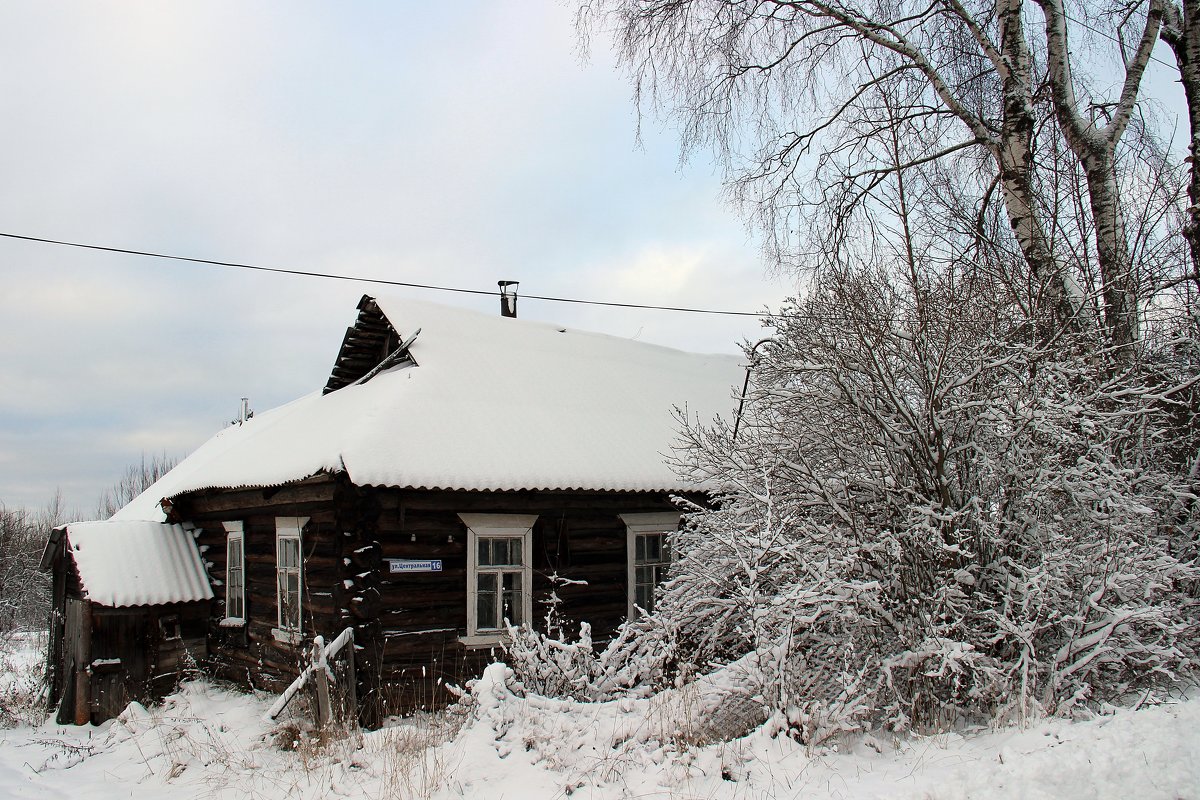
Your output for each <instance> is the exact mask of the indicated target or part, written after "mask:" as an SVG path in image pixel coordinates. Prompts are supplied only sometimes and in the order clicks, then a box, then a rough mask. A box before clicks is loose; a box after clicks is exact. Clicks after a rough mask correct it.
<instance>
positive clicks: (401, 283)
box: [0, 232, 796, 317]
mask: <svg viewBox="0 0 1200 800" xmlns="http://www.w3.org/2000/svg"><path fill="white" fill-rule="evenodd" d="M0 236H3V237H4V238H6V239H20V240H22V241H26V242H38V243H41V244H53V245H59V246H61V247H77V248H80V249H82V250H100V251H103V252H106V253H122V254H124V255H131V256H145V257H147V258H163V259H168V260H170V261H187V262H189V263H193V264H207V265H209V266H214V267H229V268H231V269H248V270H255V271H257V272H273V273H277V274H281V275H303V276H305V277H309V278H330V279H333V280H339V281H351V282H357V283H378V284H382V285H385V286H404V287H407V288H411V289H431V290H434V291H439V292H457V293H459V294H479V295H488V296H491V297H499V296H500V292H498V291H490V290H487V289H463V288H461V287H456V286H435V285H433V284H428V283H411V282H409V281H393V280H387V279H385V278H363V277H357V276H353V275H337V274H334V273H331V272H314V271H311V270H303V269H287V268H284V267H264V266H261V265H258V264H242V263H238V262H236V261H217V260H215V259H209V258H192V257H190V256H177V255H171V254H169V253H154V252H150V251H148V250H131V249H128V248H124V247H106V246H104V245H99V244H85V243H83V242H67V241H63V240H61V239H44V238H42V237H39V236H23V235H21V234H18V233H3V232H0ZM520 297H521V298H523V299H525V300H546V301H548V302H552V303H575V304H577V305H589V306H608V307H610V308H641V309H647V310H651V311H678V312H684V313H688V314H719V315H723V316H731V317H783V316H785V315H782V314H769V313H767V312H765V311H724V310H720V309H714V308H690V307H687V306H656V305H650V304H646V303H617V302H611V301H606V300H583V299H581V298H577V297H549V296H546V295H537V294H522V295H520ZM786 316H792V317H794V316H796V315H786Z"/></svg>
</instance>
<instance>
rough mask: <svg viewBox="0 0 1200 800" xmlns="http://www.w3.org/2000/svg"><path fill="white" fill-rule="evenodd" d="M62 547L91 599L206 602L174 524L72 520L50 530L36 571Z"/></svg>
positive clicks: (192, 552) (106, 602) (186, 537)
mask: <svg viewBox="0 0 1200 800" xmlns="http://www.w3.org/2000/svg"><path fill="white" fill-rule="evenodd" d="M62 547H66V548H67V549H68V553H69V554H70V556H71V558H72V559H73V560H74V562H75V567H76V569H78V571H79V580H80V583H81V584H82V588H83V592H84V595H85V596H86V597H87V599H88V600H90V601H92V602H93V603H98V604H99V605H102V606H110V607H113V608H120V607H123V606H148V605H163V604H167V603H188V602H193V601H197V600H211V599H212V597H213V593H212V587H210V586H209V584H208V576H207V575H206V574H205V572H204V566H203V564H202V563H201V561H200V552H199V550H198V549H197V548H196V542H195V540H194V539H193V538H192V535H191V534H190V533H188V532H187V531H185V530H184V529H183V528H182V527H181V526H179V525H167V524H165V523H161V522H145V521H140V520H133V521H120V520H108V521H105V522H72V523H71V524H69V525H63V526H62V527H59V528H56V529H55V530H54V533H53V534H52V535H51V537H50V541H49V542H47V544H46V552H45V553H44V554H43V556H42V569H49V568H50V566H51V564H52V563H53V559H54V557H55V555H56V554H57V552H58V550H59V548H62Z"/></svg>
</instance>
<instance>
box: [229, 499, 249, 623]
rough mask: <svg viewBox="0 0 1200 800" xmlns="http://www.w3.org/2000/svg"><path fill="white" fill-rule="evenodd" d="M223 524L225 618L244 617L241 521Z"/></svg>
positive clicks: (244, 597)
mask: <svg viewBox="0 0 1200 800" xmlns="http://www.w3.org/2000/svg"><path fill="white" fill-rule="evenodd" d="M224 525H225V618H226V619H242V620H244V619H245V618H246V545H245V539H244V538H243V532H242V523H241V522H226V523H224Z"/></svg>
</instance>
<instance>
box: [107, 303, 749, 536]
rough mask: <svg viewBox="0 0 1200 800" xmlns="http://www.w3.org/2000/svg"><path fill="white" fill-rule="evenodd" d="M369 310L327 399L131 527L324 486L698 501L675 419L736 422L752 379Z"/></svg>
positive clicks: (454, 315)
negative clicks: (217, 496)
mask: <svg viewBox="0 0 1200 800" xmlns="http://www.w3.org/2000/svg"><path fill="white" fill-rule="evenodd" d="M359 308H360V310H363V312H364V313H362V314H360V316H359V322H358V323H357V324H356V327H355V328H352V329H351V331H350V332H348V334H347V339H346V342H344V343H343V348H342V353H341V354H340V355H339V359H338V364H337V366H335V377H334V378H331V379H330V384H328V385H327V390H326V392H325V393H322V392H320V391H317V392H314V393H313V394H310V395H308V396H306V397H303V398H300V399H299V400H296V401H294V402H292V403H289V404H287V405H284V406H281V407H279V408H276V409H274V410H272V411H268V412H265V413H262V414H259V415H257V416H255V417H254V418H253V419H251V420H249V421H247V422H245V423H242V424H238V425H233V426H231V427H229V428H226V429H225V430H223V431H221V432H220V433H218V434H217V435H216V436H214V437H213V438H212V439H210V440H209V441H208V442H207V443H205V444H204V445H202V446H201V447H200V448H199V449H198V450H196V452H194V453H193V454H192V455H191V456H189V457H188V458H187V459H185V460H184V461H183V462H182V463H180V464H179V465H178V466H177V467H176V468H175V469H174V470H172V471H171V472H170V473H169V474H168V475H166V476H165V477H164V478H163V479H162V480H160V481H159V482H158V483H157V484H155V485H154V486H152V487H151V488H150V489H149V490H148V491H147V492H146V493H144V494H143V496H142V497H140V498H138V499H136V500H135V501H134V502H133V503H131V504H130V505H129V506H127V507H126V508H125V509H123V510H122V511H121V512H120V513H119V514H118V515H117V516H118V518H124V519H139V518H140V519H162V516H161V512H160V511H159V509H158V507H157V506H158V502H159V500H161V499H162V498H164V497H174V496H176V495H179V494H182V493H184V492H188V491H196V490H201V489H208V488H237V487H259V486H262V487H266V486H277V485H282V484H285V483H289V482H293V481H297V480H302V479H304V478H307V477H310V476H313V475H316V474H320V473H323V472H324V473H338V472H345V473H346V474H347V475H348V476H349V478H350V479H351V480H352V481H353V482H354V483H355V484H358V485H360V486H362V485H378V486H398V487H411V488H424V489H457V490H480V491H483V490H489V491H506V490H520V489H532V490H597V491H684V490H688V489H697V488H701V487H697V486H693V485H690V484H688V483H687V482H686V481H684V480H681V479H680V477H679V476H678V475H676V474H675V472H674V471H673V470H672V468H671V466H670V465H669V463H668V459H669V457H670V455H671V453H672V450H673V447H674V445H675V444H676V440H677V436H678V427H679V423H678V419H677V417H676V416H675V414H676V409H678V410H679V412H680V413H683V414H686V415H687V416H688V417H689V418H691V419H693V420H696V419H698V420H701V421H704V422H708V421H711V420H712V419H713V418H714V417H716V416H718V415H721V416H726V417H729V416H731V415H732V413H733V412H734V410H735V409H736V406H737V397H736V392H737V388H740V386H741V381H742V378H743V376H744V371H743V366H742V363H743V361H742V359H741V358H740V357H738V356H732V355H701V354H695V353H687V352H684V351H681V350H675V349H672V348H668V347H661V346H658V345H653V344H647V343H645V342H638V341H632V340H629V339H621V338H618V337H614V336H608V335H604V334H598V333H588V332H584V331H577V330H573V329H569V328H565V327H562V326H557V325H549V324H544V323H538V322H528V321H525V320H518V319H509V318H502V317H500V316H492V315H485V314H479V313H476V312H473V311H466V310H462V309H456V308H449V307H446V306H441V305H436V304H433V303H426V302H420V301H415V300H401V299H396V298H386V297H383V298H371V297H364V298H363V301H362V303H360V305H359ZM367 312H370V314H369V315H368V314H367ZM364 320H365V321H364ZM381 326H382V328H381ZM418 331H419V334H418ZM364 333H366V334H369V336H367V337H365V341H366V342H367V344H366V345H364V344H363V342H364V336H362V335H361V334H364ZM414 334H417V335H416V338H415V340H413V341H412V343H411V345H410V347H409V348H408V351H407V353H406V354H405V356H406V357H404V358H399V359H396V360H394V361H392V362H389V364H390V366H388V367H387V368H385V369H383V370H382V371H379V372H378V373H377V374H374V373H373V372H372V371H371V370H370V369H367V368H359V369H358V371H357V372H354V371H350V372H347V370H346V364H347V363H349V362H351V361H358V362H362V363H363V367H366V366H375V365H376V364H378V363H379V362H380V361H382V360H383V359H384V356H385V355H386V352H385V351H386V350H387V349H388V348H389V347H395V346H396V345H397V344H398V343H400V342H404V341H406V340H408V339H409V338H410V337H412V336H413V335H414ZM372 337H373V338H372ZM374 342H378V343H379V346H378V348H376V346H375V345H374V344H373V343H374ZM366 352H373V353H375V354H374V355H373V356H371V359H372V360H373V363H371V362H370V361H364V355H363V354H364V353H366ZM360 375H361V377H358V376H360ZM335 378H336V380H335Z"/></svg>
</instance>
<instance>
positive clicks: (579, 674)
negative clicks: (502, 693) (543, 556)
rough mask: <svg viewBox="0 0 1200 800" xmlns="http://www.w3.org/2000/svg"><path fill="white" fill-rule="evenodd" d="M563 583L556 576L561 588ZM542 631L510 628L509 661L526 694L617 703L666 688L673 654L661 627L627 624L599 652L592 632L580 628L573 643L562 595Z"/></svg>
mask: <svg viewBox="0 0 1200 800" xmlns="http://www.w3.org/2000/svg"><path fill="white" fill-rule="evenodd" d="M561 580H562V579H559V578H558V577H557V576H551V582H552V583H554V584H555V586H557V585H558V582H560V581H561ZM545 603H546V614H545V617H544V619H543V620H542V623H543V624H542V626H541V628H540V630H534V629H533V628H532V627H531V626H529V625H521V626H515V625H510V626H509V629H508V632H509V637H508V641H507V642H506V643H505V644H504V649H505V651H506V661H507V663H508V665H509V667H510V668H511V669H512V671H513V673H514V676H515V678H516V680H517V681H518V682H519V683H520V685H521V686H522V687H523V688H524V689H525V690H526V691H530V692H533V693H536V694H540V695H543V696H545V697H557V698H564V699H571V700H590V701H598V700H611V699H613V698H616V697H625V696H643V695H645V694H648V693H649V692H650V691H652V690H653V689H654V688H657V687H659V686H661V685H662V682H663V676H664V674H665V671H666V665H667V663H668V661H669V658H670V653H671V650H670V648H669V647H668V646H666V643H665V642H664V641H663V640H662V638H661V636H660V634H661V632H662V631H661V629H660V628H659V627H657V626H655V625H649V624H647V623H645V622H643V623H640V624H639V623H637V622H634V623H630V624H626V625H623V626H622V627H621V629H620V630H619V631H618V632H617V636H616V637H615V638H614V639H613V640H612V641H610V642H609V643H608V644H607V645H606V646H605V647H604V649H603V650H601V651H599V652H597V651H596V648H595V644H594V643H593V641H592V628H591V625H589V624H588V623H586V622H583V623H580V625H579V637H578V639H576V640H575V641H570V639H569V638H568V636H567V629H568V626H569V623H568V622H567V621H566V620H564V619H563V618H562V616H561V608H560V606H561V602H560V600H559V598H558V595H557V593H556V592H552V593H551V595H550V597H549V598H548V599H547V600H546V601H545Z"/></svg>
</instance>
